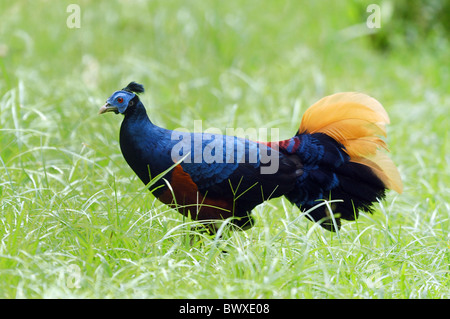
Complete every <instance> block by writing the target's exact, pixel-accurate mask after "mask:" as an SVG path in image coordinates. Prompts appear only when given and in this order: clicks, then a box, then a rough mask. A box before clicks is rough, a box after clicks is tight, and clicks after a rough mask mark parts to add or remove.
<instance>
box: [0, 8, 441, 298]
mask: <svg viewBox="0 0 450 319" xmlns="http://www.w3.org/2000/svg"><path fill="white" fill-rule="evenodd" d="M72 2H73V1H59V2H53V1H52V2H49V1H16V2H14V3H12V2H1V3H0V19H1V21H2V27H1V29H0V73H1V76H0V207H1V208H0V209H1V210H0V297H2V298H55V297H58V298H67V297H89V298H92V297H95V298H137V297H145V298H449V297H450V282H449V279H450V276H449V264H450V255H449V245H450V236H449V229H450V222H449V219H450V187H449V185H450V173H449V172H450V170H449V167H448V166H449V162H450V155H449V154H450V142H449V133H448V130H449V129H448V128H449V127H450V122H449V118H450V95H449V92H448V83H449V74H450V72H449V71H450V70H449V64H448V52H449V50H450V44H449V42H448V33H446V32H448V29H446V27H445V25H444V24H443V25H438V26H437V27H435V26H433V29H432V31H431V32H428V33H427V32H425V31H423V30H426V28H425V27H424V28H423V29H420V28H418V29H414V26H415V25H421V24H415V23H414V22H415V21H412V22H411V23H410V24H408V21H407V20H405V21H403V20H401V18H400V17H399V16H397V15H396V12H397V11H395V10H394V12H393V14H392V16H391V17H390V18H386V19H385V20H382V22H381V23H382V24H381V26H382V28H381V29H380V31H379V34H380V38H377V35H368V34H366V35H364V32H363V33H362V34H361V35H358V34H359V33H356V35H355V33H354V32H353V31H354V30H360V31H361V30H362V31H365V29H364V23H365V19H366V18H367V15H368V13H366V10H365V8H366V7H367V4H368V3H371V2H367V3H366V2H364V1H355V2H340V1H339V2H335V1H326V2H315V1H314V2H310V1H305V2H304V3H303V2H299V1H290V2H289V1H288V2H284V3H280V2H279V1H265V2H263V3H262V2H260V1H246V2H242V1H189V2H187V1H149V2H146V1H130V2H127V1H118V2H114V3H113V2H101V3H100V2H99V1H96V2H94V1H80V2H79V4H80V8H81V28H79V29H69V28H67V26H66V19H67V17H68V16H69V13H67V12H66V8H67V5H68V4H70V3H72ZM383 3H385V4H386V3H387V4H388V5H389V4H390V5H391V6H393V4H392V3H391V2H389V1H385V2H383ZM408 3H410V2H408ZM411 3H412V2H411ZM434 3H438V4H439V2H434ZM443 3H444V2H443ZM413 5H417V6H418V7H420V2H419V4H417V1H416V2H414V3H413V4H412V5H411V6H413ZM406 6H408V4H406ZM427 12H428V11H427ZM424 16H427V15H424ZM422 22H423V21H422ZM361 24H362V26H361ZM352 30H353V31H352ZM411 30H412V31H411ZM446 30H447V31H446ZM414 31H416V32H414ZM405 34H406V35H405ZM411 34H413V35H414V36H413V37H411ZM377 39H381V40H382V43H383V45H381V46H380V45H379V42H377ZM411 39H412V40H411ZM130 80H135V81H138V82H140V83H143V84H144V85H145V87H146V89H147V92H146V94H145V95H143V96H142V99H143V101H144V104H145V105H146V107H147V110H148V113H149V114H150V116H151V118H152V120H153V121H154V122H155V123H157V124H159V125H161V126H164V127H167V128H170V129H174V128H177V127H186V128H188V129H193V121H194V120H203V127H204V128H206V126H210V127H219V128H223V129H224V128H227V127H240V128H244V129H245V128H250V127H255V128H259V127H267V128H271V127H276V128H279V129H280V135H281V136H280V137H281V138H288V137H290V136H291V135H292V134H293V133H294V132H295V131H296V129H297V127H298V125H299V123H300V119H301V114H302V113H303V111H304V110H305V109H306V108H307V107H308V106H309V105H310V104H312V103H314V102H315V101H316V100H317V99H319V98H321V97H323V96H324V95H327V94H331V93H335V92H338V91H360V92H365V93H368V94H370V95H372V96H374V97H376V98H377V99H378V100H380V101H381V102H382V103H383V105H384V106H385V107H386V109H387V111H388V113H389V114H390V117H391V122H392V123H391V125H390V126H389V128H388V131H389V137H388V142H389V145H390V148H391V156H392V158H393V159H394V161H395V162H396V164H397V165H398V167H399V170H400V172H401V175H402V177H403V179H404V184H405V190H404V193H403V194H402V195H397V194H395V193H394V192H389V194H388V197H387V199H386V201H384V202H382V203H381V204H379V205H377V206H376V207H377V209H376V212H375V214H373V215H364V216H361V218H360V219H359V220H358V222H357V223H346V224H345V225H344V226H343V228H342V230H341V231H340V232H339V234H331V233H328V232H326V231H324V230H322V229H321V228H320V227H318V226H317V225H314V224H312V223H310V222H309V221H307V220H306V218H304V217H302V216H301V213H300V212H299V210H298V209H296V208H295V207H292V205H290V204H289V203H288V202H287V201H286V200H283V199H276V200H272V201H270V202H267V203H265V204H263V205H260V206H259V207H257V208H256V209H255V210H254V214H255V215H256V218H257V221H258V223H257V225H256V226H255V227H254V228H252V229H251V230H249V231H246V232H239V233H233V234H229V235H228V236H225V238H224V239H223V240H221V241H220V242H218V241H217V240H216V239H214V238H210V237H207V236H205V235H201V234H200V235H198V236H199V237H198V238H197V240H194V241H193V242H192V243H191V237H192V236H193V235H194V233H195V231H194V228H195V223H192V222H191V221H189V220H187V219H183V217H182V216H181V215H179V214H178V213H176V212H174V211H173V210H171V209H169V208H168V207H166V206H164V205H163V204H161V203H159V202H158V201H157V200H155V198H154V197H153V196H152V195H151V194H150V193H148V192H147V191H146V190H145V189H144V188H143V185H141V182H140V181H139V180H138V179H137V178H136V177H135V176H134V174H133V173H132V171H131V169H130V168H129V167H128V166H127V164H126V163H125V161H124V159H123V158H122V155H121V153H120V149H119V144H118V130H119V126H120V121H121V117H120V116H114V115H113V114H106V115H103V116H98V115H97V112H98V109H99V107H100V106H101V105H102V104H103V103H104V101H105V99H106V98H107V97H108V96H109V95H110V94H111V93H112V92H113V91H115V90H117V89H119V88H122V87H123V86H125V85H126V84H127V83H128V82H129V81H130ZM223 247H226V248H225V249H226V250H227V251H228V253H227V254H223V253H222V252H221V250H222V248H223ZM77 278H79V279H80V280H79V281H78V280H77Z"/></svg>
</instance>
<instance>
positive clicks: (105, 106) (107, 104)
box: [98, 103, 119, 114]
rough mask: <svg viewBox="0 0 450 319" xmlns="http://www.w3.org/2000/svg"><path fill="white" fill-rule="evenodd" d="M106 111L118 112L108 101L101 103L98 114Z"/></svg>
mask: <svg viewBox="0 0 450 319" xmlns="http://www.w3.org/2000/svg"><path fill="white" fill-rule="evenodd" d="M106 112H114V113H116V114H117V113H119V110H118V109H117V107H115V106H112V105H110V104H109V103H106V104H105V105H103V106H102V107H101V108H100V110H99V111H98V114H103V113H106Z"/></svg>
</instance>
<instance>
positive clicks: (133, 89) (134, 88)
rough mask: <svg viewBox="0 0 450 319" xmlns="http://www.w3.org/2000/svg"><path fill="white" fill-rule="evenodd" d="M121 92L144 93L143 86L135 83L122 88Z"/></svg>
mask: <svg viewBox="0 0 450 319" xmlns="http://www.w3.org/2000/svg"><path fill="white" fill-rule="evenodd" d="M123 90H124V91H128V92H133V93H136V94H139V93H144V86H143V85H142V84H139V83H136V82H130V83H129V84H128V85H127V86H126V87H124V88H123Z"/></svg>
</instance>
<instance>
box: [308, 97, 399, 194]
mask: <svg viewBox="0 0 450 319" xmlns="http://www.w3.org/2000/svg"><path fill="white" fill-rule="evenodd" d="M386 124H389V116H388V114H387V113H386V111H385V109H384V108H383V106H382V105H381V104H380V103H379V102H378V101H377V100H375V99H374V98H372V97H370V96H368V95H365V94H362V93H354V92H343V93H337V94H333V95H330V96H327V97H324V98H323V99H321V100H319V101H318V102H317V103H315V104H313V105H312V106H311V107H309V108H308V109H307V110H306V112H305V114H304V115H303V118H302V122H301V125H300V129H299V133H310V134H313V133H324V134H326V135H328V136H330V137H332V138H333V139H334V140H336V141H338V142H339V143H341V144H342V145H344V147H345V151H346V153H347V154H348V155H349V156H350V159H351V162H355V163H359V164H363V165H365V166H368V167H370V169H371V170H372V171H373V172H374V174H375V175H376V176H377V177H378V178H379V179H380V180H381V181H382V182H383V183H384V185H385V186H386V188H389V189H393V190H395V191H396V192H398V193H401V192H402V190H403V185H402V180H401V177H400V174H399V172H398V170H397V167H396V166H395V164H394V163H393V162H392V160H391V159H390V158H389V157H388V156H387V155H386V152H385V151H388V147H387V144H386V143H385V142H384V140H383V139H382V138H381V137H383V136H384V137H386Z"/></svg>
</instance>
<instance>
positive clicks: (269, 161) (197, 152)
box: [172, 133, 295, 202]
mask: <svg viewBox="0 0 450 319" xmlns="http://www.w3.org/2000/svg"><path fill="white" fill-rule="evenodd" d="M184 137H185V138H184V141H183V142H180V143H182V144H180V145H178V147H177V146H176V147H175V153H177V154H176V155H177V156H179V157H180V158H182V157H183V156H186V158H184V160H183V161H182V163H181V166H182V168H183V170H184V171H185V172H186V173H188V174H189V175H190V177H191V178H192V181H193V182H194V183H195V184H196V185H197V186H198V189H199V191H201V192H202V193H206V192H207V193H208V194H209V195H210V196H223V195H230V191H231V193H232V194H233V196H243V195H244V194H247V196H248V197H249V198H250V197H251V196H258V197H260V198H262V200H261V201H260V202H262V201H264V200H266V199H268V198H269V197H277V196H280V195H282V194H284V193H285V192H287V191H288V190H289V189H292V188H293V187H294V183H295V165H294V163H292V162H291V161H290V160H289V159H288V158H287V157H285V156H284V155H283V154H281V153H279V152H278V151H276V150H274V149H272V148H270V147H268V146H267V145H265V144H261V143H258V142H254V141H249V140H247V139H243V138H238V137H234V136H226V135H220V134H207V133H190V134H189V139H190V140H189V139H188V138H186V137H187V135H185V136H184ZM180 151H181V152H180ZM172 158H173V157H172ZM173 159H174V158H173ZM175 159H176V158H175ZM247 196H246V197H247Z"/></svg>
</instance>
